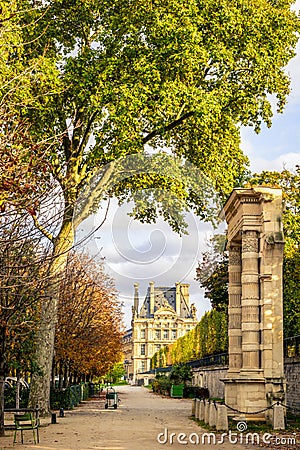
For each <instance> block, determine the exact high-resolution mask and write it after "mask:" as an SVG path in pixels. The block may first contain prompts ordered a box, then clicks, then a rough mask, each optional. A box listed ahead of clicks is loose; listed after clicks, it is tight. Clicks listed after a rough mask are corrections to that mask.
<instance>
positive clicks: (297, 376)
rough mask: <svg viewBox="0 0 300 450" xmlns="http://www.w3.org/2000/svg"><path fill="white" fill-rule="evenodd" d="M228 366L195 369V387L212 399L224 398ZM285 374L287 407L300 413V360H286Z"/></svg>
mask: <svg viewBox="0 0 300 450" xmlns="http://www.w3.org/2000/svg"><path fill="white" fill-rule="evenodd" d="M227 370H228V366H214V367H198V368H195V369H193V385H194V386H199V387H205V388H208V390H209V395H210V397H213V398H224V383H223V382H222V381H221V380H222V379H224V378H226V375H227ZM284 373H285V378H286V383H287V390H286V405H287V406H289V407H290V408H296V409H297V410H298V415H299V411H300V382H299V380H300V358H286V359H285V361H284Z"/></svg>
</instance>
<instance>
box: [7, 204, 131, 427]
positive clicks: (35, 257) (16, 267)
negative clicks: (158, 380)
mask: <svg viewBox="0 0 300 450" xmlns="http://www.w3.org/2000/svg"><path fill="white" fill-rule="evenodd" d="M51 264H53V258H52V255H51V251H50V250H49V246H48V244H47V241H46V240H45V239H43V237H42V234H41V233H40V232H39V231H38V230H37V229H36V228H35V226H34V224H33V223H32V220H31V218H30V215H28V214H22V213H20V211H19V210H18V208H16V207H12V206H10V207H8V206H7V207H6V210H5V211H4V212H3V213H2V214H1V220H0V268H1V270H0V317H1V320H0V338H1V339H0V341H1V352H0V372H1V373H0V375H1V380H0V381H1V383H0V387H1V399H0V400H1V408H0V412H1V427H2V428H3V423H4V422H3V420H4V414H3V410H4V379H5V376H8V375H13V376H16V377H17V378H20V377H25V378H27V379H29V380H30V381H31V379H32V374H33V373H39V371H40V370H41V369H40V367H39V365H38V363H37V360H36V352H37V350H38V348H37V347H38V345H39V342H38V340H37V334H38V329H39V326H40V318H41V315H42V309H43V299H44V296H45V295H47V291H48V289H49V286H51V285H53V284H54V283H56V284H57V286H56V289H57V290H58V291H59V297H60V301H59V304H58V314H57V320H56V334H55V345H54V358H53V361H54V364H53V370H52V381H53V385H54V380H55V377H57V376H58V377H59V379H60V382H61V383H60V386H59V387H60V388H62V387H63V386H64V387H65V386H67V385H68V384H69V383H70V382H76V381H80V380H87V379H89V380H90V379H92V377H93V376H103V375H105V374H106V372H107V371H108V370H109V369H111V368H112V367H113V365H114V364H115V363H117V362H119V361H120V358H121V344H122V334H123V330H122V312H121V304H120V302H119V301H118V297H117V291H116V289H115V286H114V283H113V280H112V279H111V278H110V277H109V276H107V275H106V274H105V272H104V266H103V264H102V262H100V263H99V262H97V261H96V260H94V259H93V258H91V257H89V256H87V255H86V254H83V253H79V252H75V251H71V252H70V253H69V256H68V260H67V264H66V267H65V270H63V271H61V274H60V277H59V279H57V278H53V277H52V276H51V273H50V270H49V268H50V266H51ZM51 354H52V353H51V352H49V357H50V356H51Z"/></svg>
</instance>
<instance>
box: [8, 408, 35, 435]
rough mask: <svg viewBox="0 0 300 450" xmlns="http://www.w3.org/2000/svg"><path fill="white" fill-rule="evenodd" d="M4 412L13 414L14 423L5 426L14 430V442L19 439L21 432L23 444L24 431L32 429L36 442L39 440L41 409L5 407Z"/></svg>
mask: <svg viewBox="0 0 300 450" xmlns="http://www.w3.org/2000/svg"><path fill="white" fill-rule="evenodd" d="M4 413H10V414H13V417H14V421H13V425H12V424H10V425H6V426H5V428H10V429H13V430H14V444H15V443H16V439H17V432H18V431H20V433H21V441H22V444H23V431H26V430H32V432H33V440H34V443H35V444H36V443H38V442H39V426H40V420H39V409H38V408H11V409H5V410H4Z"/></svg>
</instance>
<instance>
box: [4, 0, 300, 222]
mask: <svg viewBox="0 0 300 450" xmlns="http://www.w3.org/2000/svg"><path fill="white" fill-rule="evenodd" d="M291 3H292V2H290V1H284V0H282V1H270V0H255V1H252V2H249V1H248V0H241V1H238V2H231V1H225V0H214V1H212V0H205V1H201V0H192V1H190V2H188V3H186V2H184V1H182V0H169V1H165V2H163V3H162V2H156V1H152V2H149V1H148V0H147V1H146V2H145V1H144V0H134V1H130V2H129V1H127V0H117V1H114V2H108V1H99V0H96V1H93V2H92V1H90V0H85V1H78V0H77V1H76V0H75V1H72V2H69V1H67V0H52V1H51V0H50V1H48V2H43V1H35V2H34V3H32V2H30V1H29V2H26V1H18V2H16V4H17V5H18V7H19V8H18V9H19V11H20V14H18V15H17V18H18V20H19V22H20V25H21V28H20V31H19V32H20V33H21V36H22V39H23V42H24V43H26V44H25V45H24V52H23V53H22V58H21V61H22V64H23V65H24V66H26V64H27V63H28V64H29V62H30V63H32V61H35V62H36V70H32V71H30V77H29V78H28V77H27V78H26V87H27V89H26V96H28V97H30V99H31V101H30V102H29V105H27V106H26V107H24V105H22V106H21V107H20V110H19V114H20V115H21V116H22V117H26V119H28V120H29V121H30V123H31V124H32V127H31V132H32V134H33V135H34V136H35V138H36V139H37V140H39V141H45V140H46V141H49V140H51V142H52V141H53V139H54V137H55V138H56V140H55V145H53V146H52V147H51V149H52V150H51V152H50V156H49V159H50V161H51V164H52V166H51V167H52V169H51V170H52V172H53V174H54V176H55V178H56V179H57V180H58V181H59V183H60V184H61V186H62V188H63V190H64V193H65V196H66V198H67V203H68V204H70V205H72V204H73V205H74V203H75V202H76V199H77V197H78V195H79V192H80V190H81V189H82V188H83V186H84V185H86V183H88V182H89V180H90V179H91V177H93V176H95V173H96V172H97V171H98V170H99V169H101V168H102V167H104V166H105V165H106V164H107V163H109V162H111V161H114V160H115V159H117V158H120V157H124V156H126V155H129V154H136V153H142V152H145V151H146V150H147V146H149V145H150V146H151V148H152V149H154V150H157V149H162V148H168V149H169V150H170V151H171V152H173V153H174V154H176V155H177V156H178V157H180V158H183V159H187V160H189V161H190V162H191V163H192V164H194V165H195V166H196V167H198V168H199V169H200V170H201V171H202V172H203V173H204V174H205V176H207V177H209V178H210V179H211V180H212V183H213V185H214V187H215V188H216V189H217V191H218V192H221V193H222V194H224V195H226V194H227V193H228V192H230V190H231V189H232V187H233V186H235V185H236V184H239V183H240V181H241V180H242V179H243V173H244V171H245V166H246V164H247V159H246V157H245V156H244V155H243V154H242V151H241V150H240V147H239V144H240V135H239V126H240V125H241V124H243V125H253V126H254V127H255V128H256V129H257V130H259V128H260V125H261V122H262V121H264V122H266V123H267V125H270V123H271V122H270V121H271V117H272V111H271V105H270V102H269V94H271V95H275V97H277V105H278V109H279V110H280V111H281V110H282V109H283V107H284V104H285V101H286V96H287V94H288V92H289V79H288V77H287V75H285V73H284V70H283V68H284V66H285V65H286V64H287V63H288V61H289V60H290V59H291V58H292V57H293V56H294V54H295V50H294V49H295V46H296V43H297V39H298V35H297V32H298V30H299V22H298V19H297V17H296V15H295V13H293V12H291V11H290V5H291ZM14 20H15V19H14ZM19 61H20V58H19V55H18V54H17V53H16V54H11V55H10V62H11V64H12V66H15V65H17V64H19ZM42 73H44V77H42V76H41V74H42ZM28 81H30V82H29V83H28ZM179 192H180V190H179ZM191 201H193V199H192V198H191ZM195 201H198V199H195ZM136 215H137V217H138V216H139V213H137V214H136ZM141 217H143V213H142V214H141Z"/></svg>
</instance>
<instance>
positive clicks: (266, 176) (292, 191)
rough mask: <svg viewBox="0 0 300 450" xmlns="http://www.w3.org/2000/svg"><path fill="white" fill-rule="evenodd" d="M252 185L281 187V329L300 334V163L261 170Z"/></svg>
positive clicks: (286, 333) (289, 333)
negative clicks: (283, 167) (271, 169)
mask: <svg viewBox="0 0 300 450" xmlns="http://www.w3.org/2000/svg"><path fill="white" fill-rule="evenodd" d="M250 183H251V185H253V186H255V185H257V184H259V185H261V184H263V185H267V186H275V187H279V188H281V189H282V199H283V232H284V240H285V246H284V259H283V318H284V321H283V330H284V336H285V337H290V336H296V335H299V334H300V283H299V282H300V166H299V165H297V166H296V167H295V170H294V171H289V170H286V169H285V170H282V171H281V172H270V171H263V172H262V173H260V174H254V175H253V178H252V179H251V180H250Z"/></svg>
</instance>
